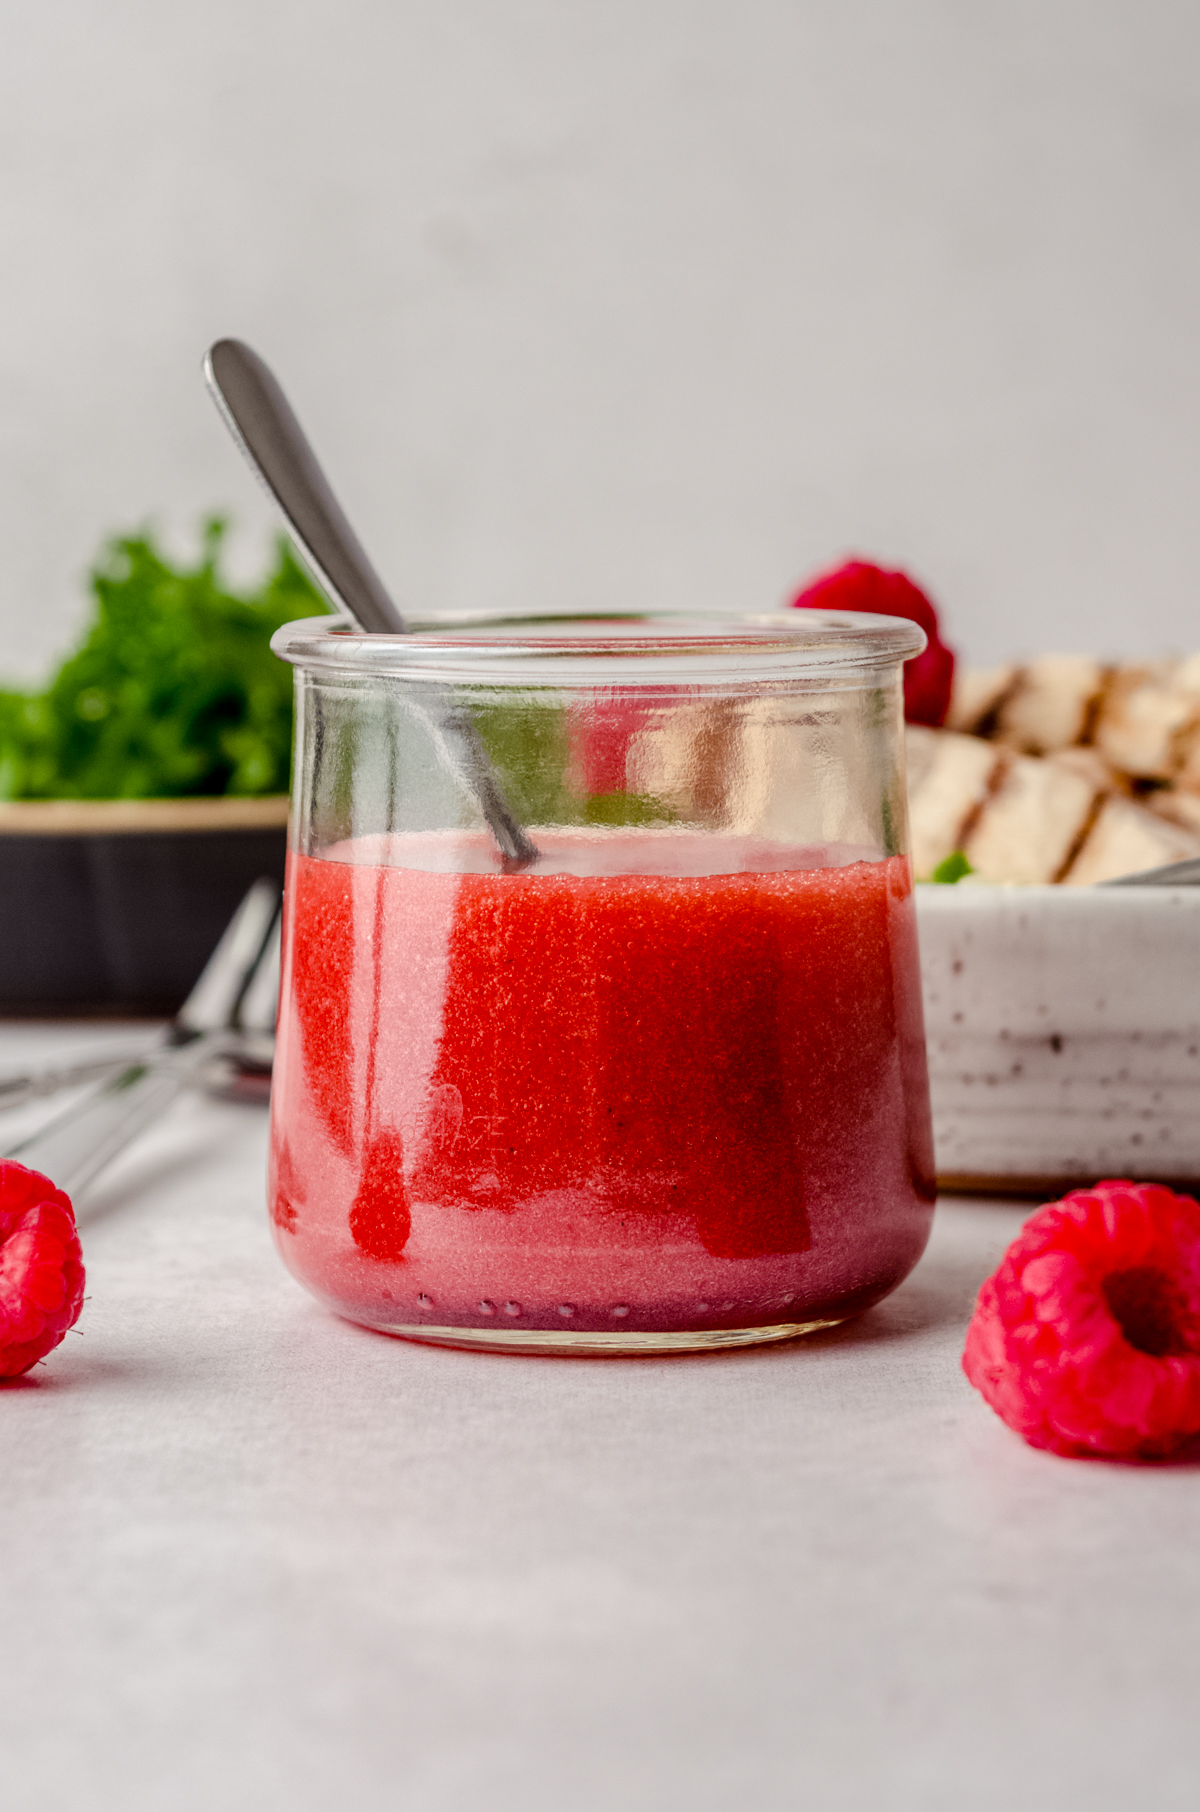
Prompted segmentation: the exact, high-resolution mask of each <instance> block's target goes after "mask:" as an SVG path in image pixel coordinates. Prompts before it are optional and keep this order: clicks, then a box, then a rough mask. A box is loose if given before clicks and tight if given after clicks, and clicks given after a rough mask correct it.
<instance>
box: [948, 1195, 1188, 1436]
mask: <svg viewBox="0 0 1200 1812" xmlns="http://www.w3.org/2000/svg"><path fill="white" fill-rule="evenodd" d="M963 1370H964V1371H965V1372H966V1374H967V1377H968V1378H969V1379H970V1380H971V1383H972V1384H973V1385H974V1386H975V1388H976V1390H978V1391H980V1392H982V1394H983V1396H984V1397H986V1398H987V1401H988V1402H989V1403H990V1404H991V1406H992V1408H993V1409H994V1410H995V1411H996V1414H997V1415H998V1416H1000V1417H1001V1419H1002V1420H1003V1421H1005V1422H1007V1423H1008V1426H1009V1427H1010V1428H1015V1429H1016V1431H1017V1433H1018V1434H1020V1435H1024V1437H1025V1439H1026V1440H1027V1441H1029V1442H1030V1443H1031V1444H1032V1445H1033V1446H1034V1447H1046V1448H1049V1450H1050V1451H1051V1452H1052V1453H1061V1454H1068V1455H1072V1456H1077V1457H1086V1456H1089V1455H1100V1454H1107V1455H1110V1456H1113V1457H1119V1458H1125V1459H1143V1460H1151V1459H1162V1458H1163V1457H1164V1456H1165V1455H1166V1454H1168V1453H1170V1452H1171V1451H1172V1450H1173V1449H1174V1448H1176V1447H1179V1446H1181V1445H1182V1443H1183V1442H1184V1441H1186V1440H1188V1439H1190V1437H1191V1436H1193V1435H1195V1434H1198V1433H1200V1203H1197V1202H1194V1201H1193V1200H1192V1199H1191V1197H1190V1196H1186V1195H1175V1194H1174V1193H1173V1192H1172V1191H1171V1190H1170V1189H1164V1188H1162V1187H1161V1186H1160V1185H1158V1184H1155V1183H1125V1182H1106V1183H1097V1184H1096V1186H1095V1187H1094V1188H1093V1189H1076V1190H1073V1191H1072V1193H1071V1194H1070V1195H1067V1196H1064V1197H1063V1199H1062V1201H1061V1202H1053V1203H1051V1205H1050V1206H1049V1207H1046V1208H1041V1209H1039V1210H1038V1212H1037V1213H1036V1214H1035V1215H1034V1216H1033V1217H1032V1219H1030V1220H1029V1221H1027V1222H1026V1224H1025V1226H1024V1228H1023V1229H1022V1230H1021V1232H1020V1234H1019V1235H1018V1236H1017V1238H1016V1239H1015V1240H1014V1241H1013V1243H1012V1245H1011V1246H1010V1247H1009V1248H1008V1251H1007V1252H1006V1253H1005V1255H1004V1259H1003V1262H1002V1263H1001V1265H1000V1268H999V1270H998V1271H997V1272H996V1273H995V1275H994V1276H993V1277H989V1279H988V1280H987V1282H986V1283H985V1284H984V1286H983V1288H982V1290H981V1291H980V1292H979V1300H978V1303H977V1304H976V1308H975V1314H974V1316H973V1317H972V1320H971V1325H970V1327H969V1328H968V1330H967V1344H966V1350H965V1351H964V1353H963Z"/></svg>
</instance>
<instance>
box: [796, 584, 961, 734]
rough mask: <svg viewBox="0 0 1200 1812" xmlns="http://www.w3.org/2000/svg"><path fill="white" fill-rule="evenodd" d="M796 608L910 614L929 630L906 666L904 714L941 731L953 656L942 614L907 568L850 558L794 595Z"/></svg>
mask: <svg viewBox="0 0 1200 1812" xmlns="http://www.w3.org/2000/svg"><path fill="white" fill-rule="evenodd" d="M792 606H793V608H794V609H795V610H869V611H874V612H876V613H877V614H878V615H879V616H881V617H907V618H908V620H909V622H910V623H916V624H917V625H918V626H919V627H920V628H921V629H923V630H924V631H925V634H926V636H927V637H928V645H927V647H926V648H925V651H924V653H923V654H918V655H917V656H916V657H915V659H913V660H911V661H907V662H906V663H905V666H904V715H905V717H906V718H907V719H908V721H909V723H910V724H931V725H932V726H933V728H934V729H935V730H936V729H938V728H939V727H940V726H941V725H942V724H944V723H945V721H946V713H947V711H948V710H949V709H950V686H951V682H952V681H953V679H954V655H953V654H952V652H951V651H950V649H949V648H947V646H946V644H945V643H944V642H943V640H942V638H941V635H940V634H939V631H938V615H937V611H936V610H935V609H934V607H933V605H932V604H931V603H930V601H929V599H928V598H927V597H926V596H925V593H924V592H923V591H922V590H921V589H920V588H919V586H916V585H914V584H913V582H912V580H911V579H910V578H909V577H908V576H907V574H906V573H891V572H885V571H884V569H883V567H881V566H872V565H870V564H869V562H868V561H866V560H848V561H847V562H846V564H845V565H844V566H839V567H838V568H837V570H836V571H835V572H831V573H824V574H823V575H822V576H821V578H819V579H814V580H812V582H811V583H810V584H808V585H806V586H805V587H804V590H803V591H801V592H799V593H798V594H797V595H796V597H794V598H793V599H792Z"/></svg>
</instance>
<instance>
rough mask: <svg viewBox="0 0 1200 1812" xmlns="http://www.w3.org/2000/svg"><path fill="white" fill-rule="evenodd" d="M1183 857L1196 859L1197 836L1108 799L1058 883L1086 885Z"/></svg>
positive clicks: (1129, 803) (1198, 852)
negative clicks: (1062, 881) (1194, 857)
mask: <svg viewBox="0 0 1200 1812" xmlns="http://www.w3.org/2000/svg"><path fill="white" fill-rule="evenodd" d="M1188 856H1200V836H1193V835H1192V833H1191V832H1189V831H1186V830H1183V829H1181V828H1180V826H1178V825H1175V824H1168V823H1167V821H1166V820H1165V819H1164V818H1161V817H1160V816H1159V815H1158V814H1157V813H1155V812H1151V811H1148V810H1147V809H1146V807H1145V806H1142V805H1135V804H1134V803H1133V801H1132V800H1131V799H1117V798H1109V799H1106V800H1105V802H1104V804H1103V805H1102V806H1101V808H1100V812H1099V815H1098V816H1097V818H1096V822H1095V823H1094V824H1093V825H1092V828H1091V830H1090V831H1089V833H1088V835H1087V837H1086V838H1085V840H1084V843H1083V847H1082V848H1081V849H1080V851H1079V854H1078V855H1077V856H1076V858H1075V860H1074V861H1073V862H1072V864H1071V866H1070V868H1069V869H1068V870H1067V873H1066V874H1065V875H1064V876H1063V880H1064V881H1065V882H1066V885H1067V886H1068V887H1090V886H1092V885H1093V884H1094V883H1095V882H1096V881H1115V880H1116V879H1117V877H1118V875H1135V874H1140V873H1141V871H1142V869H1144V868H1161V867H1164V866H1165V865H1166V864H1167V863H1168V862H1182V861H1184V860H1185V858H1187V857H1188Z"/></svg>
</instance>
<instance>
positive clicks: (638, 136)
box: [0, 0, 1200, 677]
mask: <svg viewBox="0 0 1200 1812" xmlns="http://www.w3.org/2000/svg"><path fill="white" fill-rule="evenodd" d="M0 20H2V21H3V40H4V42H3V54H2V55H0V167H2V171H3V179H2V191H0V246H2V248H3V267H4V275H3V284H2V286H0V322H2V324H3V329H4V333H3V342H2V345H3V351H2V355H0V510H2V512H3V556H2V559H0V669H2V670H4V671H6V672H7V673H9V674H11V675H21V676H30V677H32V676H35V675H37V674H38V673H40V672H42V671H44V670H45V667H46V665H47V663H48V662H49V661H50V659H51V657H52V656H54V655H56V654H58V653H60V652H62V651H63V650H64V649H65V647H66V646H67V645H68V644H69V642H70V640H71V638H72V637H73V636H74V635H75V634H76V633H77V632H78V628H79V626H80V624H81V622H82V618H83V612H84V608H85V603H84V593H83V589H82V582H81V575H82V573H83V571H84V570H85V569H86V566H87V564H88V562H89V560H90V558H91V556H92V554H93V552H94V550H95V548H96V545H97V543H98V541H99V539H100V537H101V536H102V535H103V534H104V533H105V532H107V531H109V530H112V529H116V528H122V527H129V526H132V525H135V524H137V523H139V522H141V521H144V520H147V519H155V520H156V521H157V522H158V523H159V524H160V525H161V526H162V528H163V529H164V530H165V531H166V532H167V534H168V536H169V537H170V539H171V541H172V543H173V545H175V546H176V547H177V548H181V549H182V548H185V547H187V546H188V545H189V543H190V539H191V534H192V530H193V527H194V524H195V523H196V521H197V519H198V517H199V516H200V514H201V513H202V512H203V511H204V510H206V509H208V508H211V507H213V506H225V507H229V508H232V509H233V510H234V512H235V514H236V516H237V517H238V520H239V523H240V525H241V531H240V539H239V542H238V545H237V547H236V549H235V554H236V565H237V569H238V571H239V572H241V573H242V574H247V573H249V572H251V571H253V570H254V569H255V568H256V566H257V565H258V564H260V563H261V560H262V558H263V555H264V538H265V534H266V530H267V524H268V521H269V518H268V515H267V513H266V510H265V508H264V507H263V506H261V505H260V504H259V502H258V499H257V497H256V496H255V495H254V493H253V491H252V489H251V486H250V483H249V480H248V479H247V478H245V477H244V475H243V473H242V471H241V469H240V467H239V466H238V464H237V462H236V459H235V456H234V455H233V453H232V451H231V449H230V448H229V446H228V445H227V444H226V441H225V437H224V434H223V432H222V430H221V429H220V427H219V425H218V423H217V421H216V418H215V416H214V414H213V412H212V410H211V407H210V405H209V403H208V402H207V400H206V398H205V395H204V393H203V390H202V386H201V383H200V380H199V376H198V364H199V359H200V355H201V353H202V351H203V349H204V347H205V345H206V344H207V343H208V342H209V341H210V340H211V339H212V338H214V337H215V336H217V335H219V334H222V333H230V332H233V333H239V334H241V335H243V336H244V337H246V338H248V339H250V340H251V341H252V342H253V343H255V344H257V345H258V346H259V348H260V349H261V350H262V351H263V352H264V353H266V354H267V355H268V356H269V357H270V359H271V360H272V362H273V363H275V364H276V366H277V368H278V370H279V372H280V374H281V376H282V377H283V378H284V380H285V382H286V384H287V385H288V387H289V388H290V389H291V390H292V392H293V394H294V396H295V399H296V401H297V404H298V406H299V409H300V412H301V414H302V416H303V418H304V419H305V420H306V422H307V424H308V426H309V428H310V430H311V432H312V433H313V435H314V437H315V438H316V440H317V441H318V444H319V446H320V448H321V449H322V452H323V454H324V455H325V457H326V459H327V461H328V464H329V466H330V469H331V471H332V473H333V475H334V477H335V480H336V482H337V483H338V485H339V486H340V487H341V488H342V489H343V491H344V494H345V497H346V500H347V502H348V505H349V507H350V509H351V513H352V514H353V515H354V517H355V518H356V520H357V521H358V522H359V523H360V525H361V529H362V533H363V536H364V539H365V540H366V542H367V544H368V546H369V547H370V548H371V549H372V550H373V551H374V553H375V554H376V556H377V558H378V560H379V562H380V564H381V565H382V567H383V569H384V571H385V572H386V574H387V575H388V577H389V579H390V580H391V581H392V583H393V585H394V586H395V588H396V590H397V592H398V593H399V595H400V596H401V598H402V599H403V600H404V601H406V602H408V603H410V604H418V605H429V606H436V607H458V608H461V607H470V606H474V605H486V606H495V605H504V606H510V607H511V606H520V605H522V604H530V605H534V606H538V607H544V606H553V605H593V604H597V603H604V604H613V603H618V604H621V605H630V604H634V603H636V604H656V603H657V604H667V605H678V604H680V603H682V602H686V601H688V600H698V601H703V602H705V603H710V604H711V603H727V604H732V605H737V606H750V607H755V608H760V607H765V606H770V605H772V604H774V603H776V602H778V601H779V600H781V599H782V598H784V597H785V596H786V595H787V593H788V591H789V588H790V587H792V586H793V585H794V584H795V583H796V582H797V581H799V580H800V579H802V578H803V577H804V576H805V575H806V574H808V573H810V572H811V571H812V570H813V569H814V568H817V567H819V566H821V565H822V564H825V563H827V562H830V561H831V560H834V559H836V558H838V557H839V556H841V555H843V554H845V553H846V552H848V551H861V552H863V553H866V554H869V555H872V556H874V557H876V558H879V559H881V560H883V561H884V562H885V563H889V562H890V563H897V564H904V565H906V566H907V567H909V568H910V569H911V570H912V571H913V572H914V574H915V575H917V576H918V577H920V578H921V579H923V580H924V581H925V582H926V583H927V584H928V586H929V587H930V589H931V590H932V592H933V594H934V595H935V597H936V598H937V599H938V601H939V602H940V604H941V605H942V608H943V610H944V613H945V616H946V619H947V621H948V625H949V629H950V633H951V635H952V636H953V637H954V638H955V639H956V641H957V642H958V644H959V645H960V647H962V648H963V649H965V651H966V652H967V653H968V654H969V655H970V656H971V657H972V658H974V659H984V658H989V657H993V656H998V655H1003V654H1006V653H1008V652H1010V651H1017V650H1021V649H1028V648H1033V647H1045V646H1054V645H1057V646H1064V647H1071V646H1075V647H1080V648H1089V649H1092V648H1095V649H1100V650H1106V651H1107V650H1111V651H1121V650H1124V651H1137V650H1143V649H1146V650H1157V649H1159V648H1163V647H1166V646H1169V645H1180V646H1200V620H1197V619H1198V617H1200V612H1198V610H1197V603H1198V602H1200V599H1198V594H1197V584H1196V579H1195V576H1194V575H1195V566H1196V552H1195V545H1194V544H1195V535H1194V523H1195V513H1196V512H1195V507H1194V499H1195V492H1196V475H1197V465H1198V455H1200V445H1198V427H1197V408H1196V402H1197V390H1198V379H1200V353H1198V351H1197V333H1196V322H1197V307H1196V301H1197V290H1198V287H1200V251H1198V248H1197V241H1196V233H1195V208H1194V205H1193V192H1194V188H1195V174H1196V170H1197V164H1198V151H1200V146H1198V133H1200V115H1198V112H1197V106H1196V101H1197V90H1198V88H1200V60H1198V58H1197V50H1198V49H1200V14H1198V13H1197V11H1196V8H1195V7H1194V5H1189V4H1187V3H1186V0H1179V3H1174V0H1137V3H1136V4H1135V3H1134V0H1124V3H1116V0H1005V3H1004V4H997V3H990V0H973V4H971V5H970V6H963V5H961V4H955V3H953V0H900V3H889V0H573V3H572V0H337V3H336V4H334V3H333V0H287V3H286V4H284V3H283V0H210V4H208V5H206V6H204V7H187V8H184V7H169V6H164V5H162V4H161V0H39V4H38V5H37V6H33V5H30V4H29V3H28V0H2V4H0Z"/></svg>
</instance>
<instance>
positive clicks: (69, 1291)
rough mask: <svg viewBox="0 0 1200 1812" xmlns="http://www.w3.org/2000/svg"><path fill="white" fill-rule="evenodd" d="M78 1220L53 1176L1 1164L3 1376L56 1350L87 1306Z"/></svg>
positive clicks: (0, 1358)
mask: <svg viewBox="0 0 1200 1812" xmlns="http://www.w3.org/2000/svg"><path fill="white" fill-rule="evenodd" d="M83 1282H84V1278H83V1254H82V1252H81V1251H80V1249H79V1236H78V1234H77V1233H76V1231H75V1214H74V1210H73V1209H72V1207H71V1204H70V1201H69V1200H68V1198H67V1197H66V1196H65V1195H64V1194H63V1192H62V1190H61V1189H56V1188H55V1187H54V1184H53V1183H52V1182H51V1181H50V1179H49V1177H44V1176H41V1175H40V1174H39V1173H38V1172H37V1171H36V1170H27V1169H26V1168H25V1166H24V1164H14V1163H12V1162H11V1161H5V1160H3V1159H0V1378H18V1377H20V1375H21V1373H22V1372H27V1371H28V1370H29V1368H30V1366H31V1365H36V1364H37V1362H38V1360H39V1359H44V1358H45V1356H46V1354H47V1353H49V1352H52V1351H53V1349H54V1348H55V1347H56V1346H57V1345H58V1343H59V1341H60V1340H61V1339H62V1337H63V1335H64V1334H65V1333H66V1331H67V1329H68V1328H69V1327H72V1326H74V1324H75V1322H76V1321H77V1320H78V1319H79V1311H80V1309H81V1308H82V1307H83Z"/></svg>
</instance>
